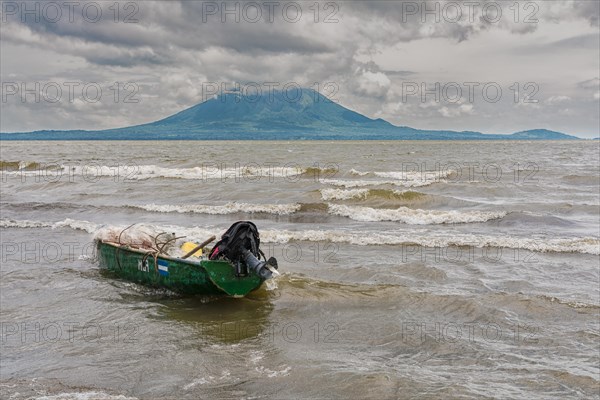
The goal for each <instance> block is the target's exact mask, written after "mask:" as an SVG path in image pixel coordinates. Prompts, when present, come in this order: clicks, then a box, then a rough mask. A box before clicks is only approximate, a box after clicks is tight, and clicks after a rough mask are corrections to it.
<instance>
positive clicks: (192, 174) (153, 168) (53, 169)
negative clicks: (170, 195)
mask: <svg viewBox="0 0 600 400" xmlns="http://www.w3.org/2000/svg"><path fill="white" fill-rule="evenodd" d="M337 172H338V171H337V169H335V168H332V167H330V168H320V167H314V166H312V167H303V166H296V165H294V166H276V165H268V164H265V165H262V166H261V165H259V164H254V163H253V164H247V165H241V164H240V165H238V164H229V165H227V164H225V163H207V164H202V165H201V166H198V167H187V168H173V167H162V166H158V165H117V164H115V165H99V164H94V163H88V164H86V165H67V164H57V163H46V164H41V163H38V162H29V161H0V173H2V174H8V175H11V174H13V175H14V174H19V175H24V176H28V175H36V176H46V175H48V176H49V177H56V176H59V175H61V176H84V177H86V178H88V179H89V180H90V181H92V180H93V179H96V178H99V177H112V178H113V179H117V178H118V179H120V180H147V179H152V178H172V179H190V180H209V179H222V180H225V179H227V180H230V179H235V180H240V179H242V180H243V179H246V180H250V179H258V178H271V179H273V178H294V179H298V178H299V177H301V176H305V177H321V176H323V177H328V176H329V177H331V176H334V175H335V174H336V173H337Z"/></svg>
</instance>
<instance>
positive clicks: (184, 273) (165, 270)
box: [97, 241, 263, 297]
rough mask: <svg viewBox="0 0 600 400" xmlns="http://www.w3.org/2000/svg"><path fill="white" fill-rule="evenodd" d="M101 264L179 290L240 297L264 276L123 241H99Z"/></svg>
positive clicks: (122, 275)
mask: <svg viewBox="0 0 600 400" xmlns="http://www.w3.org/2000/svg"><path fill="white" fill-rule="evenodd" d="M97 250H98V259H99V261H100V267H101V268H105V269H107V270H109V271H111V272H113V273H115V274H116V276H118V277H119V278H122V279H126V280H129V281H133V282H137V283H141V284H144V285H148V286H152V287H160V288H167V289H169V290H172V291H174V292H177V293H181V294H208V295H219V294H221V295H228V296H233V297H243V296H245V295H247V294H248V293H250V292H251V291H253V290H256V289H258V288H259V287H260V285H261V284H262V283H263V280H262V279H261V278H260V277H259V276H257V275H256V274H254V273H252V272H251V273H249V274H248V275H247V276H236V272H235V268H234V266H233V265H232V264H231V263H230V262H228V261H221V260H218V261H216V260H215V261H211V260H200V261H192V260H183V259H180V258H172V257H168V256H162V255H161V256H159V257H157V258H156V259H155V258H154V256H153V254H152V253H150V252H146V251H144V250H140V249H134V248H130V247H128V246H126V245H121V246H119V245H118V244H116V243H111V242H103V241H98V244H97Z"/></svg>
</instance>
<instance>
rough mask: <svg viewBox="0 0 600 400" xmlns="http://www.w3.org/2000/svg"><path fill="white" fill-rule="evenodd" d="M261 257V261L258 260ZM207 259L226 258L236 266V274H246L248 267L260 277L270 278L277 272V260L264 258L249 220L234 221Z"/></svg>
mask: <svg viewBox="0 0 600 400" xmlns="http://www.w3.org/2000/svg"><path fill="white" fill-rule="evenodd" d="M261 257H262V259H263V261H261V260H260V258H261ZM209 259H211V260H216V259H227V260H229V261H231V262H232V263H233V265H234V266H235V267H236V275H238V276H245V275H248V269H250V270H252V271H254V272H255V273H256V274H257V275H258V276H260V277H261V278H262V279H265V280H266V279H270V278H272V277H273V275H274V274H275V275H279V272H277V268H278V265H277V260H276V259H275V258H274V257H271V258H269V260H266V261H265V260H264V259H265V255H264V253H263V252H262V251H261V250H260V235H259V233H258V229H257V228H256V225H254V224H253V223H252V222H250V221H239V222H236V223H234V224H233V225H231V226H230V227H229V229H227V231H226V232H225V233H224V234H223V236H221V240H219V241H218V242H217V244H216V245H215V247H214V248H213V250H212V252H211V253H210V256H209Z"/></svg>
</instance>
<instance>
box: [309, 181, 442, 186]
mask: <svg viewBox="0 0 600 400" xmlns="http://www.w3.org/2000/svg"><path fill="white" fill-rule="evenodd" d="M320 182H322V183H325V184H327V185H333V186H340V187H345V188H359V187H365V186H382V185H392V186H399V187H421V186H429V185H432V184H434V183H439V182H446V180H444V179H435V180H425V181H422V180H418V179H415V180H386V181H383V180H375V179H373V180H367V179H359V180H353V179H321V180H320Z"/></svg>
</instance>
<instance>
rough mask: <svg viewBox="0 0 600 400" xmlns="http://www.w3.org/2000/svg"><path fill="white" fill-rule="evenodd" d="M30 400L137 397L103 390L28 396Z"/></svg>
mask: <svg viewBox="0 0 600 400" xmlns="http://www.w3.org/2000/svg"><path fill="white" fill-rule="evenodd" d="M30 399H32V400H137V397H128V396H123V395H112V394H108V393H104V392H95V391H92V392H74V393H60V394H55V395H46V396H39V397H30Z"/></svg>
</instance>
